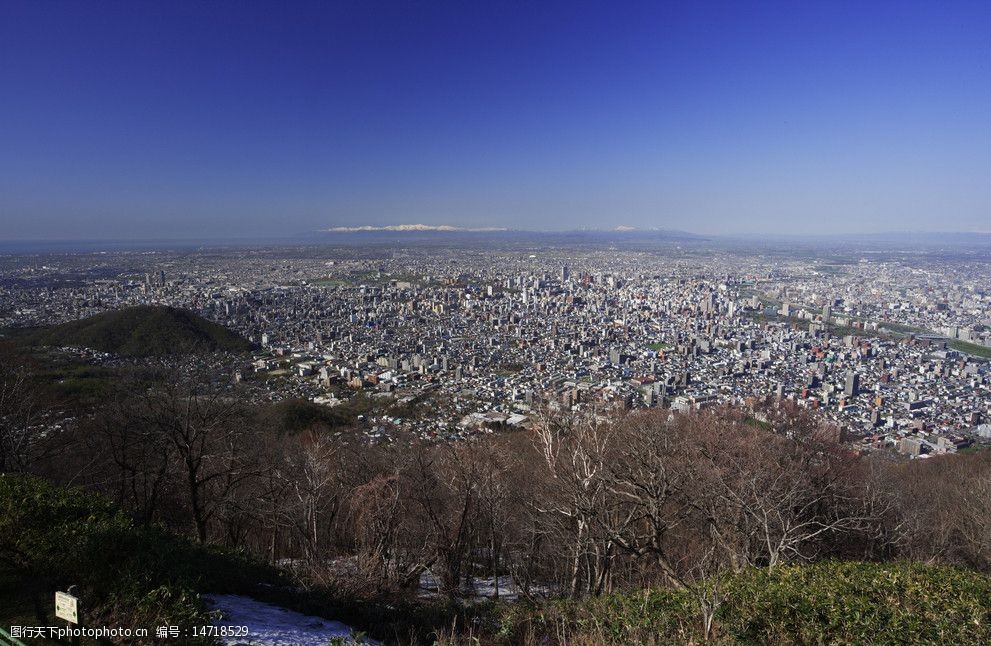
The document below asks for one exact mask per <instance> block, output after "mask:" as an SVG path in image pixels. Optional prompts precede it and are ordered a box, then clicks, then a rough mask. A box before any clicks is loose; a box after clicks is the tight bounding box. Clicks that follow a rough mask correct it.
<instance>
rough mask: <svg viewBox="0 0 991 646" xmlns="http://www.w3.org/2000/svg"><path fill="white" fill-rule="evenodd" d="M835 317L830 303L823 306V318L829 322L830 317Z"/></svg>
mask: <svg viewBox="0 0 991 646" xmlns="http://www.w3.org/2000/svg"><path fill="white" fill-rule="evenodd" d="M831 318H833V308H832V307H830V306H829V305H823V306H822V320H823V321H825V322H826V323H829V319H831Z"/></svg>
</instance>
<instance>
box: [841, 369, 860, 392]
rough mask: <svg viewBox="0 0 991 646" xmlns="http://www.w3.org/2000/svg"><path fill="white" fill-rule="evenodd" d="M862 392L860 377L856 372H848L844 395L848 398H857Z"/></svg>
mask: <svg viewBox="0 0 991 646" xmlns="http://www.w3.org/2000/svg"><path fill="white" fill-rule="evenodd" d="M859 392H860V375H859V374H857V373H856V372H848V373H847V375H846V387H845V388H844V389H843V394H845V395H846V396H847V397H855V396H856V395H857V393H859Z"/></svg>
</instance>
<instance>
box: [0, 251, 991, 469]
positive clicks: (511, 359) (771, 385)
mask: <svg viewBox="0 0 991 646" xmlns="http://www.w3.org/2000/svg"><path fill="white" fill-rule="evenodd" d="M346 235H347V234H345V236H346ZM436 235H439V236H442V238H441V239H440V240H439V241H438V240H434V241H433V244H431V245H428V246H423V245H419V246H418V245H416V244H415V243H413V244H411V245H410V246H409V247H406V248H393V247H389V248H383V247H381V246H375V245H371V246H368V245H354V244H338V245H337V246H333V245H332V244H325V245H311V246H299V247H288V246H281V247H248V248H243V249H242V248H226V249H225V248H215V249H211V248H203V249H198V250H181V251H165V250H140V251H110V252H107V251H100V252H87V253H48V254H34V255H28V256H24V255H16V254H14V255H7V256H5V257H3V258H2V274H0V306H2V310H0V311H2V312H3V318H2V320H0V325H2V326H5V327H15V328H16V327H30V326H41V325H51V324H56V323H62V322H65V321H68V320H75V319H80V318H84V317H87V316H91V315H94V314H97V313H100V312H103V311H107V310H112V309H116V308H123V307H127V306H134V305H141V304H145V305H147V304H159V305H168V306H173V307H177V308H188V309H190V310H193V311H195V312H197V313H199V314H202V315H203V316H205V317H207V318H208V319H211V320H213V321H215V322H217V323H220V324H222V325H225V326H228V327H229V328H230V329H232V330H236V331H238V332H240V333H241V334H242V335H244V336H245V337H246V338H248V339H249V340H250V341H251V342H253V343H254V344H255V346H256V350H255V351H254V352H253V354H252V355H251V356H250V358H249V357H239V358H230V360H229V361H226V362H221V363H220V364H218V367H217V372H218V373H220V372H221V371H223V372H222V374H216V375H215V378H216V379H218V380H223V379H231V380H234V381H238V382H244V383H245V385H246V386H249V387H250V392H252V393H254V394H253V396H254V397H257V398H259V399H265V400H271V401H278V400H282V399H287V398H306V399H309V400H311V401H313V402H316V403H318V404H321V405H324V406H328V407H333V406H335V405H337V404H339V403H340V402H341V401H346V400H347V399H349V398H351V397H354V396H357V395H359V394H360V395H362V396H370V397H373V398H380V399H382V400H384V401H385V400H387V401H390V402H396V403H399V404H415V405H425V406H426V407H427V408H428V409H429V411H430V414H429V415H412V416H410V417H409V418H405V419H404V418H400V417H387V416H383V417H380V418H376V419H369V420H364V422H365V423H364V426H365V432H366V435H367V437H368V439H369V441H392V440H395V439H397V438H400V437H420V438H436V439H440V440H445V439H458V438H463V437H466V436H468V435H471V434H473V433H477V432H492V431H496V430H499V429H506V428H512V427H527V426H528V425H529V424H530V423H531V421H532V416H533V414H534V411H535V407H537V408H539V407H542V406H544V405H545V404H549V405H550V406H551V407H552V408H554V409H563V410H585V411H597V412H600V413H604V412H606V411H608V410H630V409H638V408H649V407H661V408H670V409H673V410H676V411H683V412H687V411H690V410H700V409H704V408H706V407H708V406H712V405H718V404H730V405H733V406H738V407H750V408H752V407H754V405H755V404H756V403H763V402H765V401H768V400H786V401H793V402H795V403H796V404H798V405H799V406H802V407H806V408H808V409H811V410H815V411H817V414H819V415H821V416H822V417H823V418H824V419H825V420H827V421H828V422H830V423H831V424H832V425H833V426H834V428H835V430H836V432H837V433H839V434H840V436H841V437H842V438H843V440H844V441H845V442H849V443H852V445H853V446H855V447H856V448H857V450H859V451H863V452H870V451H889V450H890V451H892V452H896V453H900V454H903V455H907V456H911V457H923V456H927V455H934V454H942V453H952V452H955V451H957V450H960V449H967V448H968V447H972V446H979V445H981V444H983V443H984V442H986V441H989V440H991V426H988V424H987V420H988V415H989V407H991V371H989V368H988V361H987V359H988V356H989V355H991V292H989V291H988V290H987V289H986V288H985V287H984V286H986V285H991V265H989V264H988V261H987V257H986V256H985V255H982V254H980V253H975V252H970V253H960V252H956V253H954V252H952V251H950V252H943V253H940V252H935V251H933V250H931V249H930V250H927V249H915V250H909V251H877V250H874V251H871V250H869V249H868V250H863V249H861V250H854V251H849V252H841V251H836V250H829V249H828V248H827V249H826V250H819V251H816V250H808V251H802V252H796V251H791V252H789V251H788V250H787V249H786V248H784V247H781V248H778V249H777V250H774V249H771V250H767V249H763V250H759V251H749V250H746V249H745V248H742V247H740V246H736V247H732V246H730V247H727V246H726V245H718V244H712V243H709V242H706V241H694V242H684V241H682V242H679V243H666V244H663V245H661V246H659V247H657V248H649V247H646V248H635V247H621V248H617V247H616V246H614V245H607V244H601V245H585V246H574V247H568V246H567V245H566V243H565V244H557V245H553V244H551V245H541V246H534V247H532V248H528V247H526V246H525V245H524V246H521V245H512V244H504V245H501V248H500V245H498V244H495V245H484V244H480V243H478V242H477V241H476V242H474V243H471V244H473V245H474V246H473V247H471V248H469V249H467V250H466V249H463V248H460V247H459V246H457V245H449V244H444V241H443V236H444V235H445V234H443V233H438V234H436ZM345 242H349V241H348V240H347V238H346V237H345ZM79 350H80V351H84V350H85V349H82V348H80V349H79ZM88 356H90V360H91V361H93V362H96V363H101V362H103V363H107V362H110V363H113V362H116V361H122V360H121V359H118V358H116V357H113V356H106V355H102V354H101V353H95V354H94V353H90V354H89V355H88Z"/></svg>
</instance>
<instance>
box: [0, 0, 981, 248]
mask: <svg viewBox="0 0 991 646" xmlns="http://www.w3.org/2000/svg"><path fill="white" fill-rule="evenodd" d="M412 222H423V223H428V224H452V225H460V226H467V227H478V226H505V227H512V228H524V229H575V228H578V227H583V226H584V227H598V228H612V227H614V226H617V225H627V226H636V227H662V228H672V229H684V230H688V231H693V232H700V233H718V232H734V233H735V232H790V233H820V232H860V231H886V230H942V231H946V230H967V231H972V230H983V231H988V230H991V2H988V1H987V0H984V1H981V2H973V3H960V2H935V1H933V2H925V3H914V2H910V1H908V0H904V1H896V2H868V1H866V0H859V1H857V2H849V3H844V2H821V3H819V2H808V1H805V0H802V1H798V2H796V1H790V2H782V3H771V2H756V3H751V2H745V1H743V0H735V1H730V2H705V1H699V2H696V1H685V2H679V3H673V2H663V1H660V0H658V1H653V2H603V3H600V4H592V3H585V2H580V1H576V0H571V1H568V2H561V3H553V2H536V1H535V0H530V1H526V2H512V1H508V0H498V1H493V2H483V1H481V0H472V1H467V0H465V1H461V2H440V1H433V0H431V1H423V2H415V1H408V0H402V1H400V0H397V1H395V2H374V1H371V0H355V1H341V2H335V1H333V0H327V1H324V2H314V3H303V2H288V1H280V2H250V1H247V0H238V1H236V2H210V1H203V2H200V1H192V0H189V1H180V0H168V1H166V0H163V1H162V2H142V1H140V0H135V1H120V2H98V1H86V2H80V1H75V0H73V1H71V2H60V1H54V0H24V1H20V0H0V239H41V238H47V239H70V238H159V237H162V238H184V237H192V238H195V237H217V236H221V237H229V236H272V235H279V234H292V233H296V232H302V231H308V230H313V229H321V228H327V227H331V226H342V225H356V224H374V225H384V224H398V223H412Z"/></svg>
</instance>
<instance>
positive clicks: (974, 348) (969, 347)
mask: <svg viewBox="0 0 991 646" xmlns="http://www.w3.org/2000/svg"><path fill="white" fill-rule="evenodd" d="M950 347H951V348H953V349H954V350H956V351H957V352H966V353H967V354H970V355H973V356H975V357H982V358H984V359H991V348H989V347H987V346H985V345H979V344H977V343H970V342H968V341H960V340H955V341H950Z"/></svg>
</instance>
